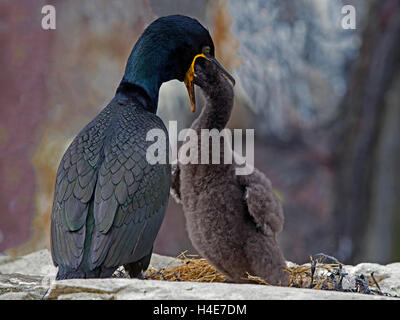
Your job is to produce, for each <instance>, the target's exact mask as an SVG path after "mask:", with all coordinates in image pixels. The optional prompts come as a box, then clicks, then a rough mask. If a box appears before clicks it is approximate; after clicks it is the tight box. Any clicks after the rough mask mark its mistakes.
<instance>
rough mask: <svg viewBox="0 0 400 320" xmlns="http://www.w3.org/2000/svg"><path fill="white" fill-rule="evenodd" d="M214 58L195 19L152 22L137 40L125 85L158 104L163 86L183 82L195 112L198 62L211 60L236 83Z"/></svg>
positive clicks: (207, 37)
mask: <svg viewBox="0 0 400 320" xmlns="http://www.w3.org/2000/svg"><path fill="white" fill-rule="evenodd" d="M214 56H215V47H214V43H213V40H212V38H211V36H210V33H209V32H208V30H207V29H206V28H204V27H203V26H202V25H201V24H200V23H199V22H198V21H197V20H196V19H193V18H190V17H186V16H181V15H172V16H166V17H162V18H159V19H157V20H155V21H154V22H153V23H151V24H150V25H149V26H148V27H147V28H146V30H145V31H144V32H143V34H142V35H141V37H140V38H139V40H138V41H137V43H136V45H135V47H134V48H133V50H132V53H131V55H130V57H129V59H128V63H127V66H126V71H125V75H124V79H123V82H128V83H132V84H134V85H138V86H140V87H141V88H143V89H144V90H145V91H146V92H147V94H148V95H149V97H150V98H151V100H152V102H153V103H155V104H156V102H157V101H158V92H159V89H160V86H161V84H162V83H164V82H167V81H170V80H174V79H177V80H179V81H183V82H184V83H185V85H186V87H187V89H188V93H189V97H190V101H191V109H192V111H194V109H195V95H194V77H195V76H196V75H195V71H194V65H195V63H196V61H197V59H199V58H202V59H207V60H209V61H212V62H213V63H215V65H216V66H217V67H218V70H219V71H220V72H222V73H223V74H225V75H226V76H227V77H228V78H229V79H230V80H231V81H232V83H233V84H234V83H235V81H234V79H233V77H232V76H231V75H230V74H229V73H228V72H227V71H226V70H225V69H224V68H223V67H222V65H221V64H220V63H219V62H218V61H217V60H216V59H215V57H214Z"/></svg>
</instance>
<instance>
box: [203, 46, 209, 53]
mask: <svg viewBox="0 0 400 320" xmlns="http://www.w3.org/2000/svg"><path fill="white" fill-rule="evenodd" d="M210 52H211V49H210V47H204V48H203V53H207V54H210Z"/></svg>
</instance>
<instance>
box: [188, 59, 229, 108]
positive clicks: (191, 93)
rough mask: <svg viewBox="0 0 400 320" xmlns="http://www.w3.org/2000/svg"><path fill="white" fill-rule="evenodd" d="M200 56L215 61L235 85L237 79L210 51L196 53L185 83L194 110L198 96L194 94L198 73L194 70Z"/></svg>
mask: <svg viewBox="0 0 400 320" xmlns="http://www.w3.org/2000/svg"><path fill="white" fill-rule="evenodd" d="M198 58H204V59H207V60H208V61H211V62H213V63H215V65H216V66H217V67H218V69H220V70H221V71H222V73H223V74H224V75H225V76H226V77H227V78H228V79H229V80H230V81H231V82H232V84H233V85H235V79H234V78H233V77H232V76H231V75H230V74H229V72H228V71H226V70H225V68H224V67H223V66H222V65H221V64H220V63H219V62H218V60H217V59H215V58H214V57H212V56H211V55H209V54H208V53H204V52H203V53H200V54H198V55H196V56H195V57H194V58H193V61H192V64H191V65H190V68H189V70H188V71H187V72H186V75H185V79H184V83H185V85H186V88H187V90H188V93H189V98H190V110H192V112H194V111H195V110H196V97H195V95H194V78H195V77H196V74H195V72H194V65H195V63H196V60H197V59H198Z"/></svg>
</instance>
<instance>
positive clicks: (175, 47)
mask: <svg viewBox="0 0 400 320" xmlns="http://www.w3.org/2000/svg"><path fill="white" fill-rule="evenodd" d="M199 54H200V55H201V56H204V55H207V56H209V57H210V59H211V60H212V59H213V58H212V57H213V56H214V44H213V41H212V39H211V37H210V34H209V32H208V31H207V30H206V29H205V28H204V27H203V26H202V25H201V24H200V23H199V22H198V21H197V20H194V19H191V18H189V17H184V16H168V17H163V18H160V19H158V20H156V21H154V22H153V23H152V24H151V25H150V26H149V27H148V28H147V29H146V30H145V31H144V33H143V34H142V35H141V37H140V38H139V40H138V41H137V43H136V45H135V46H134V48H133V50H132V53H131V55H130V57H129V59H128V62H127V65H126V70H125V74H124V77H123V79H122V81H121V83H120V85H119V87H118V89H117V92H116V95H115V97H114V98H113V99H112V100H111V102H110V103H109V104H108V105H107V106H106V107H105V108H104V109H103V110H102V111H101V112H100V114H99V115H98V116H97V117H96V118H95V119H94V120H93V121H91V122H90V123H89V124H88V125H87V126H86V127H85V128H84V129H83V130H82V131H81V132H80V133H79V134H78V136H77V137H76V138H75V139H74V140H73V142H72V144H71V145H70V146H69V148H68V150H67V151H66V152H65V154H64V156H63V158H62V160H61V163H60V166H59V168H58V172H57V179H56V185H55V192H54V205H53V211H52V216H51V251H52V257H53V261H54V264H55V265H56V266H58V267H59V270H58V274H57V279H68V278H95V277H101V278H103V277H110V276H111V275H112V273H113V272H114V271H115V269H116V268H117V267H118V266H120V265H124V266H125V268H126V269H127V270H128V271H129V274H130V275H131V276H132V277H135V276H137V275H139V274H140V273H141V271H142V270H145V269H146V268H147V266H148V264H149V261H150V257H151V253H152V248H153V242H154V240H155V238H156V236H157V233H158V230H159V228H160V226H161V223H162V220H163V217H164V213H165V210H166V206H167V202H168V196H169V188H170V172H171V170H170V165H168V164H155V165H150V164H149V163H148V162H147V161H146V150H147V148H148V146H149V145H150V144H151V142H147V141H146V134H147V133H148V131H149V130H151V129H161V130H163V131H164V132H165V133H166V138H167V139H168V135H167V130H166V128H165V126H164V124H163V122H162V121H161V119H159V118H158V117H157V116H156V115H155V113H156V111H157V103H158V93H159V89H160V86H161V84H162V83H163V82H166V81H169V80H172V79H178V80H180V81H185V83H186V85H187V87H188V90H189V94H190V97H191V100H192V102H193V103H192V104H193V107H194V94H193V83H192V81H193V71H192V70H191V68H190V66H191V63H192V61H193V60H194V58H195V57H196V56H198V55H199ZM188 70H189V71H188ZM104 76H107V75H104ZM167 148H168V144H167ZM167 151H168V150H166V152H167Z"/></svg>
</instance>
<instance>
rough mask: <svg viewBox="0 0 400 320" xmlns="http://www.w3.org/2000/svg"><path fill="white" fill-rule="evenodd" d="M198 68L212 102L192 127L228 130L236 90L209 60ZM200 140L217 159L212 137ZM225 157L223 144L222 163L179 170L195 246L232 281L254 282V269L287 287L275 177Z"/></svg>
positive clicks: (176, 189) (175, 180) (178, 189)
mask: <svg viewBox="0 0 400 320" xmlns="http://www.w3.org/2000/svg"><path fill="white" fill-rule="evenodd" d="M195 67H196V77H195V83H196V84H197V85H199V86H200V87H201V88H202V90H203V92H204V94H205V97H206V101H207V102H206V105H205V106H204V107H203V110H202V112H201V114H200V116H199V117H198V118H197V119H196V120H195V122H194V123H193V125H192V127H191V128H192V129H194V130H195V131H196V132H197V134H198V137H201V130H202V129H208V130H211V129H218V130H219V131H221V130H223V129H224V128H225V126H226V124H227V122H228V120H229V118H230V114H231V110H232V107H233V88H232V86H231V84H230V83H229V81H228V80H227V79H226V78H225V77H224V76H223V75H222V74H221V73H218V72H217V70H216V69H215V66H214V65H213V64H211V63H209V62H207V61H205V60H204V59H202V60H201V61H199V63H196V66H195ZM205 137H206V136H205ZM198 139H199V143H198V154H199V155H200V154H201V153H202V152H204V151H206V152H207V151H208V152H209V154H210V159H209V160H210V162H209V163H211V154H212V153H211V152H212V141H211V140H209V141H203V140H202V138H198ZM205 139H209V138H208V137H207V138H205ZM207 145H208V146H209V148H208V149H207V147H204V146H207ZM230 152H231V151H230ZM223 161H224V148H222V147H221V151H220V163H221V164H185V165H182V164H181V163H179V164H178V165H177V166H174V168H173V175H172V185H171V187H172V188H171V193H172V194H173V195H174V196H175V198H177V199H178V202H179V201H180V202H181V203H182V205H183V211H184V214H185V217H186V223H187V230H188V233H189V237H190V239H191V242H192V244H193V246H194V247H195V248H196V249H197V251H198V252H199V253H200V254H201V255H202V256H203V257H205V258H207V259H208V261H210V263H211V264H213V265H214V266H215V267H216V268H217V270H218V271H220V272H221V273H223V274H225V275H226V276H227V277H228V279H230V280H231V281H234V282H249V280H247V279H248V278H247V273H249V274H250V275H253V276H258V277H261V278H263V279H264V280H266V281H267V282H268V283H270V284H278V283H281V284H283V285H286V284H287V283H288V274H287V273H286V272H285V271H284V269H285V267H286V263H285V259H284V257H283V254H282V252H281V250H280V248H279V245H278V241H277V234H278V233H279V232H280V231H281V230H282V226H283V220H284V218H283V211H282V207H281V204H280V202H279V200H278V199H277V197H276V196H275V195H274V193H273V191H272V187H271V183H270V181H269V180H268V179H267V178H266V176H265V175H264V174H263V173H261V172H260V171H258V170H257V169H255V170H254V171H253V173H251V174H250V175H236V170H235V169H236V164H222V163H223Z"/></svg>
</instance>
